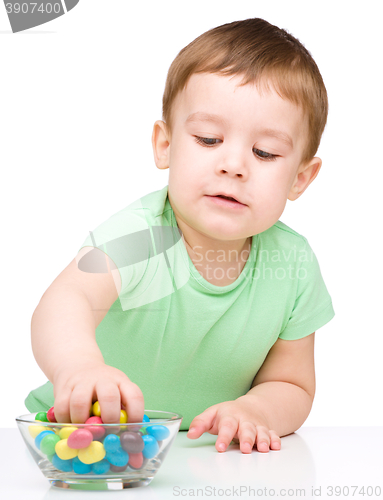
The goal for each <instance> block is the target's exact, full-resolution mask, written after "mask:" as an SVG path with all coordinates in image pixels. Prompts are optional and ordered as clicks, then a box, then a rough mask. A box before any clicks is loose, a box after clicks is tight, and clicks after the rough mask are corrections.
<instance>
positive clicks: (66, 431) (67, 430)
mask: <svg viewBox="0 0 383 500" xmlns="http://www.w3.org/2000/svg"><path fill="white" fill-rule="evenodd" d="M74 431H77V427H63V428H62V429H60V431H59V433H58V434H59V436H60V438H61V439H68V437H69V436H70V435H71V434H72V432H74ZM60 458H61V457H60ZM63 460H65V458H63Z"/></svg>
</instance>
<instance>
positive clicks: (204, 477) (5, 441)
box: [0, 427, 383, 500]
mask: <svg viewBox="0 0 383 500" xmlns="http://www.w3.org/2000/svg"><path fill="white" fill-rule="evenodd" d="M215 440H216V436H212V435H210V434H204V435H203V436H202V437H201V438H199V439H197V440H190V439H188V438H187V437H186V432H185V431H183V432H180V433H179V434H178V435H177V437H176V440H175V442H174V444H173V446H172V448H171V449H170V451H169V453H168V455H167V457H166V459H165V462H164V464H163V465H162V467H161V469H160V470H159V472H158V473H157V475H156V476H155V477H154V479H153V481H152V482H151V484H150V485H148V486H144V487H141V488H132V489H125V490H121V491H108V492H98V491H97V492H95V491H75V490H63V489H60V488H56V487H54V486H51V485H50V482H49V481H48V480H47V479H46V478H45V477H44V476H43V474H42V473H41V472H40V470H39V468H38V467H37V465H36V464H35V462H34V460H33V459H32V457H31V456H30V455H29V452H28V450H27V448H26V446H25V444H24V442H23V440H22V438H21V435H20V433H19V431H18V429H17V428H12V429H0V443H1V448H2V453H1V454H0V479H1V483H0V499H4V500H13V499H18V500H19V499H24V498H25V499H27V500H35V499H36V500H37V499H38V500H57V499H64V498H65V499H70V500H78V499H80V498H81V499H82V500H88V499H92V500H93V499H100V498H101V499H106V498H108V499H109V498H110V499H111V498H114V499H116V500H117V499H119V498H122V497H123V498H125V499H126V498H129V499H144V498H145V499H147V500H162V499H165V500H171V499H173V498H174V499H175V498H264V497H266V498H269V497H277V496H279V497H286V498H300V499H302V498H350V499H352V498H364V500H366V499H369V498H374V499H375V498H381V499H382V500H383V427H322V428H321V427H303V428H301V429H300V430H299V431H297V432H296V433H295V434H292V435H290V436H286V437H284V438H282V449H281V450H280V451H272V452H269V453H258V452H256V451H253V452H252V454H251V455H244V454H242V453H241V452H240V451H239V447H238V445H234V444H232V445H230V447H229V448H228V450H227V451H226V452H224V453H218V452H217V451H216V449H215V447H214V443H215ZM336 486H337V487H340V488H342V489H343V490H342V491H341V494H340V495H339V494H338V495H336V491H337V492H338V493H339V490H335V487H336ZM331 487H333V488H334V489H333V490H331ZM347 487H348V488H349V490H347ZM355 487H358V489H357V490H355ZM362 487H364V495H363V494H362V493H363V490H362V489H361V488H362ZM368 487H370V488H369V489H367V488H368ZM371 487H372V488H373V490H372V489H371ZM313 488H314V491H313ZM379 488H380V490H379ZM379 493H380V494H379Z"/></svg>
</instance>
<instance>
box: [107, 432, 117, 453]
mask: <svg viewBox="0 0 383 500" xmlns="http://www.w3.org/2000/svg"><path fill="white" fill-rule="evenodd" d="M103 444H104V448H105V451H106V452H107V453H114V452H115V451H117V450H119V449H121V444H120V437H119V436H117V435H116V434H108V435H107V436H106V438H105V439H104V442H103Z"/></svg>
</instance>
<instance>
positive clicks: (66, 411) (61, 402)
mask: <svg viewBox="0 0 383 500" xmlns="http://www.w3.org/2000/svg"><path fill="white" fill-rule="evenodd" d="M71 393H72V389H69V388H68V389H63V390H61V391H57V396H56V391H55V401H54V408H55V409H54V412H55V418H56V420H57V422H60V423H63V424H65V423H70V421H71V420H70V406H69V402H70V397H71Z"/></svg>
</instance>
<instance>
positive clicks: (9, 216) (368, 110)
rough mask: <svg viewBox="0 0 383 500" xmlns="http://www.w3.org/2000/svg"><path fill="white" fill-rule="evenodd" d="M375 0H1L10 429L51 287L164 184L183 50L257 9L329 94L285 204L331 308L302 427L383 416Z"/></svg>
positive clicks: (3, 362) (0, 153)
mask: <svg viewBox="0 0 383 500" xmlns="http://www.w3.org/2000/svg"><path fill="white" fill-rule="evenodd" d="M379 4H380V2H377V1H364V2H363V3H362V2H354V1H347V2H346V1H336V2H334V1H331V2H330V1H323V0H322V1H321V2H307V0H306V1H297V0H295V1H294V0H289V1H288V2H286V1H285V0H281V1H275V0H271V1H262V2H259V1H255V0H251V1H248V0H241V1H233V2H222V1H213V0H209V1H206V0H204V1H198V0H193V2H182V1H180V0H177V1H166V0H163V1H161V2H158V1H149V2H127V1H125V0H108V1H101V0H80V3H79V4H78V6H77V7H75V9H73V10H72V11H70V12H69V13H68V14H66V15H65V16H62V17H61V18H59V19H56V20H54V21H52V22H50V23H48V24H45V25H42V26H40V27H37V28H34V29H32V30H29V31H27V32H22V33H18V34H12V33H11V31H10V25H9V22H8V18H7V16H6V13H5V9H4V8H3V7H2V5H0V54H1V56H0V57H1V59H0V60H1V79H0V158H1V159H0V165H1V166H0V168H1V181H0V182H1V184H0V185H1V196H0V203H1V233H0V234H1V245H0V252H1V264H2V272H1V284H2V286H1V292H0V293H1V316H2V325H1V329H2V332H1V352H0V371H1V412H0V426H2V427H13V426H14V425H15V423H14V418H15V417H16V416H18V415H19V414H22V413H25V412H26V409H25V407H24V399H25V397H26V396H27V394H28V393H29V391H30V390H31V389H33V388H35V387H37V386H38V385H41V384H42V383H44V382H45V381H46V377H45V375H44V374H43V373H42V372H41V370H40V368H39V367H38V365H37V364H36V362H35V360H34V358H33V354H32V350H31V346H30V320H31V316H32V313H33V311H34V309H35V308H36V306H37V304H38V302H39V300H40V298H41V296H42V294H43V293H44V292H45V290H46V289H47V288H48V286H49V285H50V284H51V283H52V281H53V280H54V279H55V278H56V276H57V275H58V274H59V273H60V272H61V271H62V270H63V269H64V268H65V267H66V266H67V265H68V264H69V262H70V261H71V260H72V259H73V258H74V257H75V255H76V253H77V250H78V248H79V247H80V245H81V244H82V242H83V240H84V239H85V237H86V236H87V235H88V234H89V231H90V230H93V229H95V227H97V226H98V225H99V224H100V223H101V222H103V221H104V220H106V219H107V218H109V216H111V215H112V214H114V213H115V212H117V211H119V210H121V209H122V208H124V207H125V206H126V205H128V204H129V203H131V202H132V201H134V200H136V199H137V198H139V197H140V196H142V195H144V194H147V193H149V192H152V191H155V190H157V189H161V188H162V187H164V186H165V185H166V184H167V179H168V171H160V170H158V169H156V167H155V165H154V161H153V154H152V150H151V132H152V126H153V123H154V121H155V120H157V119H160V118H161V99H162V93H163V89H164V84H165V78H166V74H167V70H168V68H169V66H170V64H171V62H172V60H173V59H174V57H175V56H176V55H177V53H178V52H179V51H180V50H181V49H182V48H183V47H184V46H185V45H187V44H188V43H189V42H191V41H192V40H193V39H194V38H196V37H197V36H198V35H200V34H201V33H203V32H204V31H207V30H208V29H210V28H213V27H215V26H218V25H221V24H224V23H228V22H231V21H235V20H241V19H245V18H248V17H263V18H264V19H266V20H267V21H269V22H271V23H272V24H276V25H277V26H279V27H281V28H285V29H287V30H288V31H290V32H291V33H292V34H293V35H294V36H296V37H297V38H298V39H299V40H300V41H301V42H302V43H304V45H305V46H306V47H307V48H308V50H309V51H310V52H311V53H312V55H313V57H314V59H315V60H316V62H317V64H318V66H319V69H320V71H321V73H322V76H323V78H324V81H325V84H326V86H327V90H328V95H329V101H330V113H329V118H328V125H327V127H326V130H325V133H324V136H323V139H322V143H321V146H320V150H319V151H318V156H320V157H321V158H322V159H323V167H322V170H321V172H320V174H319V176H318V177H317V179H316V180H315V182H314V183H313V184H312V185H311V186H310V187H309V188H308V190H307V191H306V192H305V193H304V194H303V196H302V197H301V198H300V199H298V200H297V201H295V202H290V201H288V202H287V206H286V210H285V212H284V214H283V215H282V216H281V220H282V221H283V222H284V223H286V224H287V225H289V226H291V227H292V228H293V229H295V230H296V231H298V232H299V233H301V234H303V235H304V236H306V237H307V239H308V241H309V243H310V245H311V246H312V248H313V250H314V252H315V254H316V256H317V258H318V260H319V263H320V266H321V270H322V274H323V277H324V280H325V282H326V285H327V288H328V290H329V292H330V295H331V296H332V299H333V304H334V308H335V312H336V316H335V318H334V319H333V320H332V321H331V322H330V323H328V324H327V325H326V326H324V327H323V328H322V329H320V330H318V332H317V334H316V369H317V395H316V399H315V403H314V407H313V409H312V412H311V414H310V416H309V418H308V420H307V421H306V423H305V425H309V426H362V425H364V426H371V425H382V423H383V418H382V403H381V395H382V382H383V376H382V374H383V372H382V364H383V363H382V347H383V341H382V333H383V331H382V322H381V311H382V307H383V306H382V292H381V284H382V258H381V250H382V246H381V243H382V238H381V228H382V223H381V207H382V203H381V190H382V180H383V179H382V177H383V176H382V167H383V165H382V156H381V152H380V149H381V145H382V125H381V117H382V111H383V110H382V70H381V67H382V59H381V53H382V52H381V49H382V42H381V37H380V35H379V33H381V16H380V15H379V11H380V5H379ZM355 440H356V446H357V436H356V438H355Z"/></svg>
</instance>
